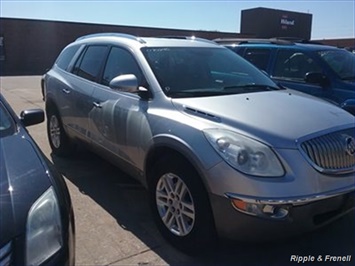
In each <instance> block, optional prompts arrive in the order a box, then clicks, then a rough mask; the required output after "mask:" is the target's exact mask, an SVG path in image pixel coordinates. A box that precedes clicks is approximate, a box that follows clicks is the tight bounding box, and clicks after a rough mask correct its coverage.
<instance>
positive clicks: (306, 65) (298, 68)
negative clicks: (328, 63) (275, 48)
mask: <svg viewBox="0 0 355 266" xmlns="http://www.w3.org/2000/svg"><path fill="white" fill-rule="evenodd" d="M309 72H317V73H321V72H322V69H321V68H320V67H319V65H318V64H317V63H316V62H314V60H313V59H312V58H310V57H309V56H308V55H306V54H304V53H302V52H300V51H295V50H280V51H279V52H278V54H277V58H276V63H275V69H274V72H273V77H277V78H284V79H293V80H296V81H304V78H305V75H306V74H307V73H309Z"/></svg>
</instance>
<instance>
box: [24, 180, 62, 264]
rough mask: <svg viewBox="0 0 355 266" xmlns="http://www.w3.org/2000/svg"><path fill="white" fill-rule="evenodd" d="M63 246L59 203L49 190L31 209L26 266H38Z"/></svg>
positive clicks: (27, 231) (28, 224)
mask: <svg viewBox="0 0 355 266" xmlns="http://www.w3.org/2000/svg"><path fill="white" fill-rule="evenodd" d="M61 246H62V224H61V220H60V212H59V206H58V201H57V198H56V195H55V193H54V190H53V188H52V187H51V188H49V189H48V190H47V191H46V192H45V193H44V194H43V195H42V196H41V197H40V198H39V199H38V200H37V201H36V202H35V203H34V204H33V205H32V207H31V209H30V211H29V213H28V217H27V224H26V265H38V264H41V263H42V262H44V261H45V260H47V259H48V258H50V257H51V256H52V255H53V254H55V253H56V252H57V251H58V250H59V249H60V248H61Z"/></svg>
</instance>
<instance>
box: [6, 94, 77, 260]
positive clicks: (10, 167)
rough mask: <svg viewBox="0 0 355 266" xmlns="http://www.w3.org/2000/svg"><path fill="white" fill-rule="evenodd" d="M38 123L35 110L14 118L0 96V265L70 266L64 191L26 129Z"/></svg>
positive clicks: (69, 215) (70, 224) (70, 225)
mask: <svg viewBox="0 0 355 266" xmlns="http://www.w3.org/2000/svg"><path fill="white" fill-rule="evenodd" d="M43 121H44V112H43V110H40V109H34V110H25V111H23V112H22V113H21V118H20V119H19V118H18V117H17V116H16V115H15V114H14V113H13V111H12V109H11V107H10V106H9V105H8V103H7V102H6V101H5V99H4V98H3V97H2V95H1V94H0V265H74V263H75V230H74V213H73V208H72V204H71V200H70V196H69V192H68V188H67V186H66V184H65V181H64V179H63V177H62V176H61V175H60V174H58V172H57V171H56V170H55V169H54V168H53V166H51V164H50V163H48V161H47V160H46V159H45V156H44V155H43V154H42V152H41V151H40V150H39V148H38V147H37V145H36V144H35V142H34V141H33V140H32V138H31V137H30V135H29V134H28V132H27V130H26V129H25V126H30V125H34V124H38V123H40V122H43Z"/></svg>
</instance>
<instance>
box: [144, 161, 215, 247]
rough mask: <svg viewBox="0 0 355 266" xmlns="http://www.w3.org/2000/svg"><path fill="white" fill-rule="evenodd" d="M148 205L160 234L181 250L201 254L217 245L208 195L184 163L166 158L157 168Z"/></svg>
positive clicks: (195, 175)
mask: <svg viewBox="0 0 355 266" xmlns="http://www.w3.org/2000/svg"><path fill="white" fill-rule="evenodd" d="M150 202H151V206H152V209H153V215H154V218H155V220H156V222H157V225H158V228H159V230H160V232H161V233H162V235H163V236H164V237H165V238H166V239H167V240H168V241H169V242H170V243H172V244H173V245H174V246H176V247H177V248H179V249H180V250H183V251H184V252H188V253H200V252H201V251H206V250H208V249H209V248H210V247H211V246H212V244H214V243H215V242H216V241H215V239H216V234H215V230H214V222H213V216H212V212H211V208H210V205H209V199H208V196H207V192H206V190H205V189H204V186H203V184H202V182H201V180H200V177H199V176H198V175H197V173H196V171H195V170H194V169H193V168H192V167H191V165H190V164H188V163H187V162H186V161H185V160H182V159H180V158H179V157H177V156H169V157H168V158H165V159H163V160H161V161H159V162H158V163H157V164H156V166H155V171H154V176H153V179H152V183H151V187H150Z"/></svg>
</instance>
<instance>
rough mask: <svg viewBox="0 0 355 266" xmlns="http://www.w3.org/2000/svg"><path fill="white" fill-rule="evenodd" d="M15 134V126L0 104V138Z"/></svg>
mask: <svg viewBox="0 0 355 266" xmlns="http://www.w3.org/2000/svg"><path fill="white" fill-rule="evenodd" d="M14 133H15V125H14V121H13V120H12V118H11V116H10V114H9V113H8V112H7V110H6V109H5V107H4V106H3V104H2V103H1V102H0V138H2V137H5V136H8V135H12V134H14Z"/></svg>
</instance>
